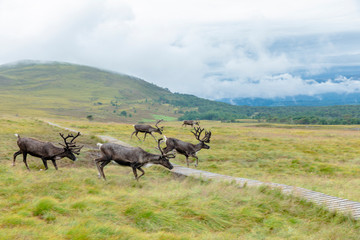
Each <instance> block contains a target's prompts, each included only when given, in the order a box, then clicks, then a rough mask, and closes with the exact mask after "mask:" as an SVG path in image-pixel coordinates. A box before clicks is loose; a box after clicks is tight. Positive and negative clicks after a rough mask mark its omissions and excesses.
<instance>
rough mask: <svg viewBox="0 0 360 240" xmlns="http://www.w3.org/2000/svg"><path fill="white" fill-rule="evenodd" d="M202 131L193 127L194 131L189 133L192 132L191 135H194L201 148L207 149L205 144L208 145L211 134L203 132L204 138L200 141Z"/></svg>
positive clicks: (207, 146) (202, 129)
mask: <svg viewBox="0 0 360 240" xmlns="http://www.w3.org/2000/svg"><path fill="white" fill-rule="evenodd" d="M203 131H204V128H200V127H194V131H191V132H192V134H194V136H195V138H196V139H197V140H198V141H199V142H200V143H201V148H204V149H209V148H210V146H209V145H207V144H205V143H210V138H211V132H210V131H205V136H204V137H203V138H202V139H200V135H201V133H202V132H203Z"/></svg>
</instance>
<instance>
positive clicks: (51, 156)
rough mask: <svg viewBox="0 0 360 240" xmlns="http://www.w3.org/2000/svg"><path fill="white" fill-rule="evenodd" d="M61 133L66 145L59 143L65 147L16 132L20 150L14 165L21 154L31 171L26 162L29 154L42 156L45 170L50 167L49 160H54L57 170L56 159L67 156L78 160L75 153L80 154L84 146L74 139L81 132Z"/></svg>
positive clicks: (15, 154) (16, 154)
mask: <svg viewBox="0 0 360 240" xmlns="http://www.w3.org/2000/svg"><path fill="white" fill-rule="evenodd" d="M59 134H60V136H61V137H62V139H63V140H64V143H65V145H63V144H61V143H59V144H60V145H61V146H63V147H56V146H54V145H53V144H52V143H51V142H42V141H39V140H36V139H33V138H21V137H20V135H18V134H15V136H16V137H17V138H18V140H17V145H18V146H19V148H20V150H19V151H17V152H16V153H14V160H13V166H15V160H16V157H17V156H18V155H19V154H22V155H23V161H24V163H25V166H26V168H27V169H28V170H29V171H30V168H29V166H28V164H27V162H26V156H27V154H30V155H31V156H34V157H38V158H41V160H42V161H43V164H44V166H45V170H47V169H48V166H47V161H48V160H51V161H52V163H53V165H54V167H55V169H56V170H58V167H57V165H56V160H59V159H61V158H64V157H67V158H69V159H71V160H73V161H76V156H75V155H74V154H76V155H79V154H80V150H81V148H82V147H83V146H81V147H78V146H76V143H75V142H74V140H75V139H76V138H77V137H78V136H80V132H78V134H77V135H76V136H73V135H72V134H68V136H67V137H64V135H63V134H61V133H59ZM69 138H70V139H71V141H70V142H68V141H67V139H69Z"/></svg>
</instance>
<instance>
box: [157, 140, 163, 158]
mask: <svg viewBox="0 0 360 240" xmlns="http://www.w3.org/2000/svg"><path fill="white" fill-rule="evenodd" d="M162 140H163V139H162V138H159V139H158V150H159V151H160V152H161V155H164V152H163V151H162V150H161V146H160V143H161V142H162Z"/></svg>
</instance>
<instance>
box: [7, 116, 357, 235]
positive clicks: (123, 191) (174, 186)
mask: <svg viewBox="0 0 360 240" xmlns="http://www.w3.org/2000/svg"><path fill="white" fill-rule="evenodd" d="M0 123H1V126H2V127H3V129H4V131H2V132H1V133H0V141H1V144H2V146H3V147H4V148H2V150H1V156H0V162H1V165H0V208H1V210H2V214H1V215H0V227H1V228H0V239H358V236H359V234H360V225H359V223H358V222H355V221H353V220H351V219H350V218H348V217H346V216H343V215H340V214H336V213H331V212H328V211H327V210H325V209H323V208H322V207H319V206H315V205H313V204H311V203H308V202H305V201H303V200H301V199H298V198H295V197H291V196H284V195H282V194H281V193H280V192H278V191H272V190H269V189H268V188H266V187H261V188H259V189H256V188H242V189H240V188H238V187H236V186H233V185H231V184H225V183H214V182H211V181H204V180H202V181H200V180H196V179H192V178H187V179H177V178H176V177H175V176H173V175H171V174H170V172H169V171H168V170H166V169H164V168H161V167H151V168H147V169H146V175H145V176H144V177H143V178H141V179H140V181H139V182H136V181H135V180H134V179H133V175H132V172H131V169H130V168H125V167H119V166H116V165H112V164H109V166H107V167H106V168H105V171H106V174H107V177H108V181H106V182H105V181H102V180H100V179H98V178H97V172H96V170H95V167H94V166H93V165H92V164H90V163H92V161H93V155H92V154H93V152H92V151H93V150H92V149H91V148H92V147H93V146H95V144H96V142H97V139H96V138H94V137H91V135H88V136H82V137H81V138H79V140H78V141H79V142H83V143H84V144H85V147H84V148H85V150H84V151H82V154H81V155H80V157H81V159H80V161H79V162H75V163H72V162H71V161H70V160H67V159H62V160H60V161H59V163H61V164H59V168H60V169H59V170H58V171H56V170H55V169H54V168H51V167H50V168H49V170H48V171H39V169H40V168H43V166H42V164H40V161H39V160H38V159H36V158H33V157H29V162H30V166H31V171H30V172H28V171H27V170H26V168H25V166H24V165H23V163H22V162H21V161H19V163H18V164H17V165H16V166H15V167H11V161H12V160H11V156H12V154H13V152H15V151H16V149H17V147H16V143H15V142H16V138H15V137H14V136H13V133H14V131H15V132H17V133H19V134H22V135H27V136H36V137H38V138H41V139H43V140H44V139H50V140H54V141H55V142H56V141H57V138H58V137H57V135H58V132H59V129H57V128H54V127H50V126H49V125H47V124H45V123H43V122H40V121H37V120H31V119H27V120H26V119H25V120H24V119H19V118H12V119H4V118H2V119H0ZM73 124H74V125H75V126H78V125H79V124H80V123H73ZM81 124H83V123H81ZM82 126H84V128H80V130H81V131H82V132H88V133H91V132H92V131H90V130H93V131H94V132H92V133H93V134H95V133H96V134H98V132H96V131H105V130H104V129H107V128H109V129H110V130H112V131H113V133H114V134H113V135H115V136H117V135H123V136H124V137H125V135H126V137H127V138H128V137H129V136H128V134H127V133H126V132H123V131H118V130H119V128H128V126H127V125H120V126H118V125H117V124H112V125H111V124H109V125H107V124H104V126H103V127H104V129H101V128H100V127H99V126H98V125H97V124H96V123H93V124H90V125H82ZM114 126H115V128H114ZM85 127H86V128H85ZM174 127H175V126H174ZM95 129H96V131H95ZM174 130H175V129H174ZM187 131H188V130H183V133H184V135H186V133H187ZM105 132H106V131H105ZM125 133H126V134H125ZM123 140H126V139H123ZM152 141H153V142H152ZM131 143H132V144H139V145H140V144H143V143H139V142H138V141H137V140H133V141H132V142H131ZM153 143H155V141H154V140H153V139H151V138H149V140H147V141H146V142H145V145H146V146H145V148H149V150H151V151H156V150H154V149H153ZM180 161H181V160H180ZM69 162H71V164H66V163H69ZM205 162H206V161H203V162H202V164H203V165H204V164H205ZM88 163H89V164H88Z"/></svg>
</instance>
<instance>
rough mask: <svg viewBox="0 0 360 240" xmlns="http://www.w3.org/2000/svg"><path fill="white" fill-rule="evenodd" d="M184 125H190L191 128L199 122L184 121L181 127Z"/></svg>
mask: <svg viewBox="0 0 360 240" xmlns="http://www.w3.org/2000/svg"><path fill="white" fill-rule="evenodd" d="M186 125H190V126H191V127H194V125H198V126H199V125H200V121H194V120H185V121H184V122H183V124H182V127H183V126H185V127H186Z"/></svg>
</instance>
